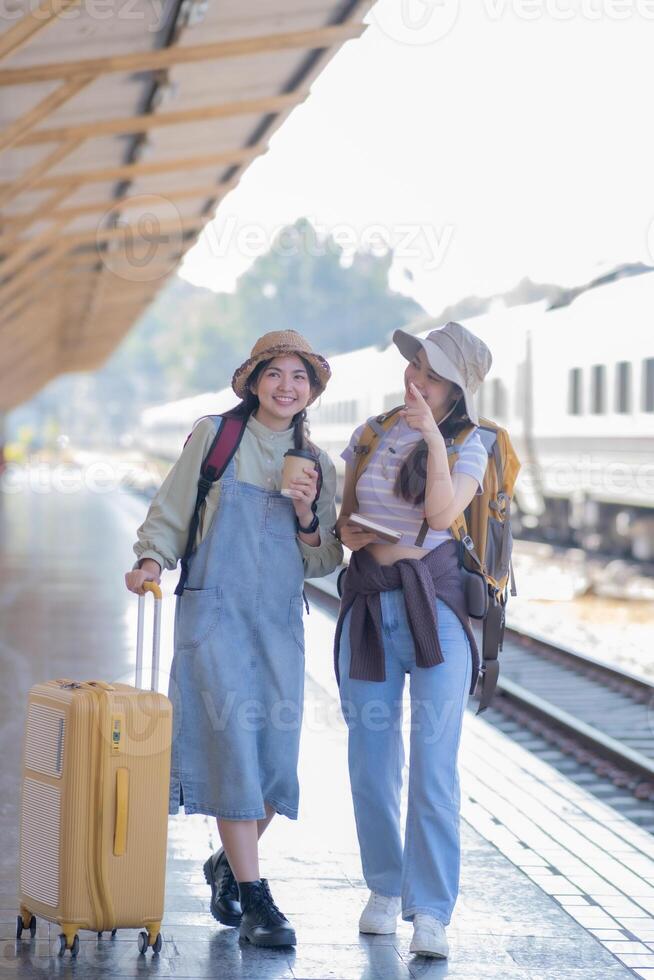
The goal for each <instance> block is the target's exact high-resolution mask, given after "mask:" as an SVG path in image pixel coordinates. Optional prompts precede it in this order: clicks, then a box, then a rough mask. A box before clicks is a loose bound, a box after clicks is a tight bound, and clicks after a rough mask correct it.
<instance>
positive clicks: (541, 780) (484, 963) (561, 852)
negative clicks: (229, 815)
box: [0, 492, 654, 980]
mask: <svg viewBox="0 0 654 980" xmlns="http://www.w3.org/2000/svg"><path fill="white" fill-rule="evenodd" d="M144 506H145V505H143V504H141V503H140V502H139V501H136V500H134V499H133V498H131V497H128V496H126V495H124V494H120V493H114V494H106V493H105V494H102V493H88V492H84V493H81V492H80V493H76V494H62V493H56V492H51V493H49V494H48V493H41V494H35V493H30V494H27V493H25V494H12V495H6V494H5V495H3V494H0V541H1V542H2V544H1V546H0V548H1V550H0V621H1V625H0V658H1V659H0V663H1V664H2V675H1V678H2V684H0V733H1V735H2V745H3V748H4V752H3V766H2V770H1V772H2V787H1V788H2V794H1V795H0V832H1V833H2V843H3V846H2V849H1V850H0V978H3V977H4V976H12V977H14V976H15V977H52V976H60V975H61V976H65V975H77V976H78V977H80V978H84V980H86V978H90V980H92V978H95V977H105V976H106V977H109V976H110V977H116V978H119V977H133V976H143V975H150V974H156V975H160V976H171V977H172V976H174V977H180V978H182V977H183V978H188V980H191V978H205V977H220V978H225V980H231V978H243V980H276V978H298V980H300V978H307V980H309V978H328V977H329V978H340V980H350V978H352V980H355V978H356V980H377V978H379V980H395V978H409V977H434V978H436V977H445V976H447V977H452V978H457V980H459V978H460V980H463V978H470V980H472V978H474V980H479V978H481V977H488V978H498V980H500V978H501V980H504V978H507V980H512V978H545V977H547V978H560V977H564V978H571V980H576V978H584V980H604V978H613V977H622V976H625V977H628V976H634V975H635V974H634V972H632V970H631V969H629V968H628V966H627V964H628V965H629V966H632V967H633V966H639V967H640V966H643V967H644V968H643V969H639V971H638V973H637V974H636V975H640V976H645V977H646V976H649V975H652V974H654V969H650V971H649V972H648V970H647V963H648V960H647V957H648V956H652V955H654V938H652V937H654V924H653V922H652V919H651V913H652V912H654V905H652V896H651V895H650V892H653V891H654V888H653V887H652V886H654V870H652V869H654V861H652V860H651V859H652V857H653V856H654V853H653V850H652V846H651V844H650V838H649V837H647V835H644V834H642V833H641V832H640V831H638V830H636V828H634V827H632V825H630V824H629V823H628V822H627V821H621V820H620V819H619V818H616V817H615V815H614V814H612V813H611V811H608V810H605V808H602V807H601V804H598V803H597V801H595V800H593V799H592V798H589V797H587V796H586V795H585V794H583V791H581V790H579V789H578V788H577V787H575V786H573V785H572V784H569V783H567V781H566V780H565V779H564V778H563V777H561V776H560V775H559V774H558V773H555V772H554V771H553V770H551V769H549V767H548V766H546V765H544V764H543V763H537V762H536V761H535V760H533V759H532V758H531V757H530V756H529V755H528V754H527V753H525V752H524V750H522V749H520V747H519V746H515V745H513V743H511V742H510V741H509V740H508V739H507V738H506V737H504V736H501V735H498V734H497V733H496V732H494V731H493V730H492V729H491V728H490V727H489V726H488V725H486V724H485V723H484V722H483V720H482V719H475V718H474V717H472V716H469V717H466V722H465V726H464V741H463V747H462V753H461V760H460V761H461V775H462V788H463V796H464V807H463V816H464V819H463V820H462V823H461V834H462V850H463V854H462V875H461V892H460V897H459V901H458V904H457V907H456V910H455V913H454V916H453V919H452V923H451V925H450V926H449V928H448V936H449V939H450V947H451V953H450V958H449V960H448V961H446V962H443V961H439V962H430V961H427V960H423V959H419V958H415V957H412V956H410V954H409V952H408V947H409V942H410V937H411V928H410V926H409V925H408V924H406V923H401V924H400V926H399V928H398V932H397V934H396V935H395V936H384V937H374V938H370V937H363V936H360V935H359V933H358V931H357V919H358V914H359V911H360V909H361V907H362V905H363V903H364V902H365V898H366V894H367V893H366V890H365V887H364V884H363V881H362V879H361V877H360V874H361V871H360V864H359V860H358V852H357V846H356V838H355V833H354V820H353V815H352V809H351V803H350V798H349V790H348V783H347V769H346V751H345V731H344V726H343V723H342V721H341V719H340V715H339V711H338V706H337V702H336V699H335V688H334V682H333V678H332V671H331V637H332V630H333V623H332V622H331V620H330V618H329V616H328V615H326V614H325V613H324V612H321V610H320V609H319V608H318V606H317V605H314V607H313V609H312V612H311V615H310V616H309V617H308V618H307V623H306V625H307V651H308V652H307V670H308V678H307V702H306V724H305V730H304V734H303V746H302V762H301V784H302V806H301V819H300V820H299V821H298V822H297V823H295V822H291V821H288V820H285V819H283V818H277V819H276V820H275V821H274V822H273V825H272V826H271V828H270V830H269V831H268V832H267V833H266V835H265V837H264V840H263V846H262V855H263V860H262V866H263V873H264V874H266V875H267V876H268V877H269V878H270V880H271V884H272V887H273V891H274V894H275V897H276V900H277V901H278V903H279V905H280V906H281V907H282V908H283V909H284V911H285V912H286V913H287V914H288V915H289V917H290V918H292V920H293V923H294V925H295V926H296V929H297V933H298V947H297V950H296V951H294V952H288V951H284V952H282V951H260V950H253V949H251V948H247V947H246V948H242V947H241V946H240V944H239V942H238V936H237V934H236V931H235V930H233V929H226V928H223V927H221V926H219V925H218V924H217V923H215V922H214V920H213V919H212V918H211V917H210V915H209V914H208V911H207V893H208V889H207V886H206V884H205V882H204V879H203V876H202V869H201V865H202V861H203V860H204V858H205V856H206V855H207V854H208V852H209V850H210V849H212V848H213V847H215V846H216V830H215V825H212V822H211V821H209V820H205V819H204V818H202V817H194V818H184V817H179V818H175V819H173V820H171V823H170V847H169V865H168V899H167V907H166V913H165V920H164V940H165V942H164V947H163V950H162V953H161V955H160V956H158V957H156V958H153V957H152V956H151V955H150V954H149V955H148V956H147V957H146V958H145V959H144V958H140V957H139V956H138V952H137V949H136V932H128V931H125V932H121V933H119V934H118V936H117V937H116V940H114V941H111V940H110V939H108V938H104V939H103V940H98V939H97V938H96V937H95V936H94V935H92V934H86V937H85V935H84V934H82V936H81V938H82V944H81V951H80V955H79V958H78V960H77V961H71V960H70V958H69V957H68V956H67V957H66V958H64V959H63V960H59V959H58V958H57V957H56V955H55V940H56V935H57V932H58V930H57V927H56V926H49V925H48V924H47V923H44V922H42V923H40V924H39V929H38V932H37V937H36V940H35V941H33V942H31V943H30V942H29V941H22V942H21V943H16V941H15V940H14V938H13V937H14V923H15V914H16V848H17V817H18V780H19V762H20V759H19V756H20V740H21V732H22V725H23V711H24V703H25V697H26V693H27V690H28V688H29V686H30V685H31V684H32V683H33V682H34V681H36V680H37V679H38V680H40V679H43V678H46V677H55V676H73V677H103V678H106V679H109V680H112V679H113V680H115V679H123V678H125V677H129V676H130V663H131V656H132V649H133V641H134V634H135V614H136V598H135V597H134V596H131V595H130V594H129V593H127V591H126V590H125V589H124V585H123V573H124V571H125V570H126V569H127V568H128V567H130V566H131V562H132V556H131V542H132V539H133V535H134V530H135V528H136V526H137V525H138V523H139V521H140V519H141V515H142V514H143V512H144ZM164 585H165V591H166V598H165V600H164V648H165V650H166V651H167V652H168V653H169V645H170V637H171V626H172V611H173V601H174V600H173V597H172V591H173V588H174V578H173V576H172V575H167V576H166V577H165V580H164ZM162 652H163V651H162ZM165 666H166V664H165V661H164V668H165ZM164 673H165V669H164ZM162 683H163V684H164V685H165V678H162ZM518 866H519V867H518ZM595 903H597V904H595ZM649 906H651V908H650V907H649ZM648 927H649V929H650V930H652V931H651V933H648V931H647V930H648ZM637 937H638V938H637ZM603 943H604V944H605V945H603ZM613 944H616V946H615V948H613ZM617 944H621V945H620V947H619V948H618V946H617ZM650 944H651V947H652V948H650ZM614 954H619V955H620V956H622V957H624V959H623V962H622V963H621V962H620V960H619V959H618V958H617V956H616V955H614ZM631 956H634V957H637V962H636V960H633V961H630V960H629V957H631Z"/></svg>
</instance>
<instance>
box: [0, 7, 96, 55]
mask: <svg viewBox="0 0 654 980" xmlns="http://www.w3.org/2000/svg"><path fill="white" fill-rule="evenodd" d="M77 3H79V0H44V2H43V3H42V4H41V5H40V6H39V7H37V8H36V10H32V11H30V13H29V14H26V16H25V17H22V18H21V19H20V20H19V21H18V23H17V24H14V26H13V27H11V28H10V29H9V30H8V31H5V33H4V34H3V35H2V37H1V38H0V61H2V59H3V58H6V57H7V56H8V55H10V54H13V53H14V52H15V51H18V50H20V48H22V47H23V45H24V44H27V42H28V41H29V40H31V38H33V37H34V35H35V34H38V32H39V31H42V30H43V29H44V28H45V27H50V25H51V24H54V23H56V20H57V17H59V16H60V14H63V13H64V11H66V10H68V9H69V7H73V6H75V5H76V4H77ZM6 16H7V11H6V10H5V17H6Z"/></svg>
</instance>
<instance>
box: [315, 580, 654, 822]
mask: <svg viewBox="0 0 654 980" xmlns="http://www.w3.org/2000/svg"><path fill="white" fill-rule="evenodd" d="M310 587H311V588H312V589H315V590H316V591H320V593H322V595H323V596H324V597H325V607H326V608H328V609H331V610H333V612H334V615H335V613H336V609H337V602H338V597H337V593H336V584H335V577H334V576H332V577H327V578H326V579H323V580H313V581H312V583H311V586H310ZM468 710H470V711H472V712H475V711H476V710H477V703H476V701H474V700H471V702H470V707H469V709H468ZM481 717H482V718H483V719H484V721H487V722H488V723H489V724H492V725H494V726H495V727H497V728H498V729H500V730H501V731H503V732H504V733H505V734H507V735H508V736H510V737H511V738H513V739H515V740H516V741H519V742H520V743H521V744H523V745H524V747H525V748H528V749H529V750H530V751H532V752H534V753H535V754H537V755H538V756H539V757H540V758H543V759H544V760H546V761H547V762H548V763H549V764H550V765H552V766H553V767H554V768H556V769H558V770H559V771H560V772H562V773H564V774H565V775H566V776H567V777H568V778H570V779H572V780H573V781H576V782H578V783H579V784H580V785H583V786H584V788H585V789H587V790H588V791H589V792H591V793H594V794H595V795H596V796H598V797H599V798H601V799H602V801H603V802H604V803H607V804H608V805H610V806H613V807H614V808H615V809H616V810H618V811H619V812H620V813H621V814H622V815H623V816H627V817H629V819H631V820H633V821H634V822H635V823H637V824H638V825H639V826H641V827H643V829H646V830H648V831H650V832H654V685H653V684H651V683H650V682H648V681H647V680H645V679H643V678H641V677H638V676H636V675H634V674H631V673H629V672H628V671H625V670H622V669H620V668H616V667H613V666H610V665H607V664H606V663H604V662H601V661H599V660H595V659H593V658H592V657H590V656H587V655H585V654H582V653H579V652H578V651H575V650H571V649H567V648H565V647H561V646H558V645H557V644H555V643H553V642H552V641H551V640H550V639H549V638H546V637H542V636H538V635H535V634H530V633H527V632H524V631H518V630H516V629H509V628H507V630H506V634H505V638H504V648H503V650H502V652H501V653H500V678H499V681H498V686H497V690H496V693H495V697H494V699H493V703H492V705H491V706H490V707H489V708H488V709H487V710H486V711H485V712H484V713H483V714H482V716H481Z"/></svg>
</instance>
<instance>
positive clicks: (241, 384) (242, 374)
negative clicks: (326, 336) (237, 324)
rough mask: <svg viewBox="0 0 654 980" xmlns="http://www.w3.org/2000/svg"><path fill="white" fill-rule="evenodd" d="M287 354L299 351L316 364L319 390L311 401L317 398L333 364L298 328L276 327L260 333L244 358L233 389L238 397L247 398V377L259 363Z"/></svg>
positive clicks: (330, 373)
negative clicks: (315, 350)
mask: <svg viewBox="0 0 654 980" xmlns="http://www.w3.org/2000/svg"><path fill="white" fill-rule="evenodd" d="M284 354H298V355H299V356H300V357H304V358H305V360H307V361H309V363H310V364H311V365H312V366H313V368H314V370H315V372H316V375H317V377H318V384H319V389H320V390H319V391H314V393H313V394H312V396H311V398H310V399H309V402H308V404H309V405H310V404H311V403H312V402H315V400H316V398H318V397H319V396H320V395H321V394H322V393H323V391H324V390H325V388H326V387H327V382H328V381H329V379H330V378H331V375H332V372H331V368H330V366H329V364H328V363H327V361H326V360H325V358H324V357H323V356H322V355H321V354H316V353H315V352H314V351H313V350H312V349H311V344H310V343H309V341H308V340H307V339H306V338H305V337H303V336H302V334H300V333H298V332H297V331H296V330H273V331H271V333H265V334H264V335H263V337H259V339H258V340H257V342H256V344H255V345H254V347H253V348H252V351H251V353H250V356H249V357H248V359H247V361H244V362H243V364H241V366H240V367H239V368H237V369H236V371H235V372H234V376H233V378H232V389H233V390H234V392H235V393H236V394H237V395H238V397H239V398H245V395H246V393H247V387H248V378H249V377H250V375H251V374H252V372H253V371H254V369H255V367H256V366H257V364H259V363H260V362H261V361H269V360H272V358H273V357H283V356H284Z"/></svg>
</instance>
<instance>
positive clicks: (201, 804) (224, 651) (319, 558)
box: [125, 330, 343, 946]
mask: <svg viewBox="0 0 654 980" xmlns="http://www.w3.org/2000/svg"><path fill="white" fill-rule="evenodd" d="M329 377H330V368H329V365H328V363H327V361H326V360H325V359H324V358H323V357H321V356H320V355H319V354H316V353H315V352H314V351H313V350H312V349H311V346H310V344H309V343H308V341H307V340H305V338H304V337H302V336H301V335H300V334H298V333H296V332H295V331H293V330H283V331H276V332H273V333H268V334H266V335H265V336H263V337H261V338H260V339H259V340H258V341H257V342H256V344H255V345H254V347H253V349H252V353H251V356H250V357H249V358H248V359H247V360H246V361H245V362H244V363H243V364H242V365H241V366H240V367H239V368H238V369H237V370H236V372H235V373H234V376H233V379H232V387H233V389H234V392H235V393H236V395H237V396H238V397H239V398H240V399H241V402H240V404H239V405H237V407H236V408H235V409H233V410H232V411H231V412H227V413H224V414H223V416H222V418H223V419H224V418H225V417H230V418H232V419H234V418H236V419H240V420H241V423H242V426H244V428H242V430H241V431H242V435H241V441H240V443H239V444H238V448H237V450H236V452H235V454H234V455H233V457H232V459H231V461H230V462H229V464H228V465H227V468H226V469H225V471H224V473H223V475H222V476H221V477H220V479H218V480H217V481H216V482H215V483H213V484H212V486H211V488H210V490H209V492H208V495H207V497H206V503H205V505H204V508H203V513H202V514H201V515H200V522H199V526H198V531H197V537H196V540H195V550H194V551H193V552H192V554H191V555H190V558H189V559H188V561H187V562H185V563H183V568H184V575H185V581H181V582H180V586H179V587H178V592H181V594H180V595H178V598H177V605H176V610H175V644H174V657H173V663H172V667H171V675H170V697H171V700H172V701H173V705H174V728H175V734H174V740H173V750H172V774H171V795H170V812H171V813H177V812H178V809H179V806H180V805H181V804H183V805H184V809H185V811H186V813H203V814H208V815H211V816H214V817H216V819H217V824H218V830H219V833H220V837H221V840H222V843H223V848H222V849H221V850H219V851H218V852H217V853H216V854H214V855H213V856H212V857H211V858H209V860H208V861H207V862H206V864H205V867H204V871H205V876H206V878H207V881H208V883H209V884H210V885H211V891H212V897H211V911H212V913H213V915H214V916H215V918H217V919H218V920H219V921H220V922H222V923H224V924H226V925H239V924H240V935H241V938H242V939H244V940H247V941H249V942H252V943H254V944H256V945H262V946H286V945H294V944H295V941H296V939H295V932H294V930H293V927H292V926H291V924H290V923H289V921H288V920H287V919H286V917H285V916H284V915H283V914H282V913H281V912H280V911H279V909H278V908H277V906H276V905H275V903H274V901H273V898H272V895H271V892H270V888H269V886H268V883H267V881H266V879H262V878H261V877H260V874H259V862H258V839H259V837H260V836H261V834H262V833H263V832H264V830H265V829H266V827H267V826H268V824H269V823H270V821H271V819H272V817H273V816H274V814H275V813H281V814H284V815H285V816H287V817H290V818H291V819H295V818H296V817H297V811H298V797H299V787H298V779H297V760H298V750H299V739H300V725H301V718H302V704H303V692H304V633H303V622H302V611H303V580H304V578H305V577H306V578H310V577H315V576H321V575H327V574H329V573H330V572H331V571H333V570H334V569H335V568H336V567H337V566H338V565H339V564H340V562H341V560H342V555H343V550H342V547H341V544H340V542H339V541H338V540H337V539H336V538H335V537H334V535H333V534H332V533H331V530H330V529H331V528H333V526H334V523H335V520H336V510H335V504H334V497H335V489H336V474H335V469H334V466H333V463H332V462H331V460H330V459H329V457H328V456H327V455H326V454H325V453H324V452H322V450H318V449H317V448H316V447H314V446H313V445H312V444H311V443H310V442H309V440H308V436H307V432H306V425H305V420H306V408H307V406H308V405H310V404H311V402H313V401H314V400H315V399H316V398H317V397H318V396H319V395H320V393H321V392H322V391H323V390H324V388H325V386H326V385H327V382H328V380H329ZM220 421H221V419H220V418H219V417H216V416H209V417H206V418H204V419H201V420H200V421H199V422H198V423H197V424H196V426H195V428H194V429H193V432H192V434H191V436H190V437H189V439H188V440H187V443H186V445H185V447H184V449H183V451H182V453H181V456H180V457H179V459H178V460H177V462H176V463H175V465H174V466H173V468H172V469H171V471H170V473H169V474H168V476H167V477H166V479H165V481H164V483H163V484H162V486H161V489H160V490H159V492H158V493H157V495H156V497H155V498H154V500H153V501H152V504H151V505H150V509H149V511H148V514H147V517H146V519H145V521H144V523H143V524H142V525H141V527H140V528H139V530H138V542H137V543H136V544H135V546H134V551H135V552H136V555H137V563H136V565H135V566H134V568H133V570H132V571H131V572H128V573H127V575H126V576H125V579H126V584H127V587H128V589H130V591H132V592H136V593H138V594H142V592H143V583H144V582H146V581H148V580H154V581H158V580H159V577H160V573H161V571H162V569H163V568H168V569H174V568H175V567H176V565H177V562H178V560H179V558H180V557H182V556H183V555H184V553H185V544H186V536H187V534H188V529H189V525H190V523H191V519H192V516H193V513H194V506H195V501H196V495H197V489H198V477H199V474H200V469H201V466H202V462H203V460H204V459H205V457H206V456H207V453H208V452H209V449H210V447H211V445H212V443H213V440H214V438H215V435H216V431H217V426H218V424H219V423H220ZM289 450H295V451H297V450H304V451H307V450H308V451H311V452H312V453H313V454H314V456H315V459H316V460H317V462H318V464H319V467H320V470H321V473H322V489H321V490H320V495H319V498H318V500H317V503H316V497H317V491H318V470H317V469H316V465H315V463H314V461H313V460H312V459H309V458H307V463H308V465H307V466H306V467H304V469H303V472H302V473H301V475H299V476H297V477H296V478H295V479H292V480H291V481H290V483H288V484H287V486H286V487H285V488H284V495H282V494H281V492H280V489H281V486H282V483H281V476H282V466H283V459H284V455H285V453H287V452H288V451H289ZM182 586H183V589H182Z"/></svg>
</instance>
